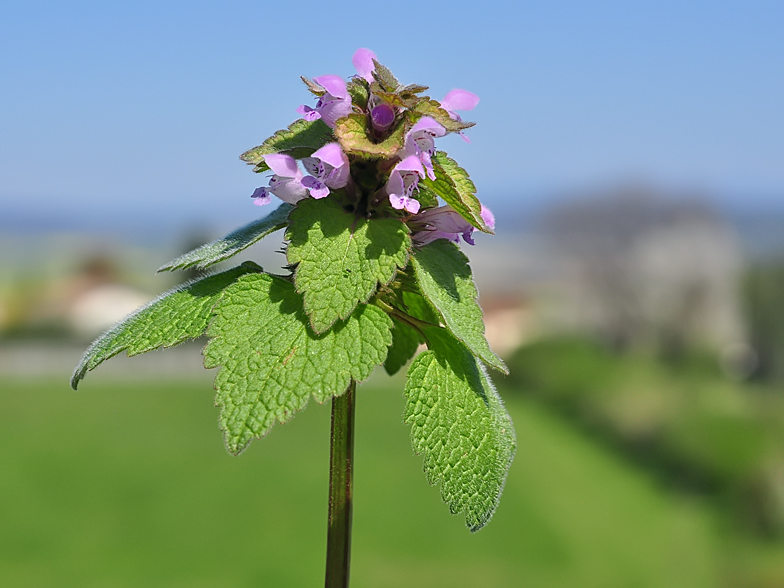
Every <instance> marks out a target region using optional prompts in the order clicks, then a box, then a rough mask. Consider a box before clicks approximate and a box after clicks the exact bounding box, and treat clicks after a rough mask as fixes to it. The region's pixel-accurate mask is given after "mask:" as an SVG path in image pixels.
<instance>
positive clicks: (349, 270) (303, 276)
mask: <svg viewBox="0 0 784 588" xmlns="http://www.w3.org/2000/svg"><path fill="white" fill-rule="evenodd" d="M289 219H290V223H289V228H288V231H287V232H286V238H287V239H288V240H289V241H290V243H289V246H288V251H287V255H288V261H289V263H290V264H298V265H297V269H296V272H295V274H294V282H295V284H296V286H297V291H298V292H300V293H302V294H304V296H305V310H306V311H307V313H308V315H309V316H310V321H311V325H312V326H313V329H314V330H315V331H316V332H317V333H323V332H324V331H326V330H327V329H329V328H330V327H331V326H332V324H333V323H334V322H335V321H336V320H338V319H345V318H346V317H347V316H348V315H350V314H351V312H352V311H353V310H354V308H355V307H356V306H357V304H358V303H360V302H367V301H368V300H369V299H370V297H371V296H373V294H374V293H375V292H376V289H377V288H378V284H388V283H389V282H390V281H391V280H392V278H393V277H394V276H395V272H396V271H397V268H403V267H405V266H406V263H407V262H408V252H409V249H410V248H411V238H410V237H409V234H408V227H407V226H406V225H405V223H403V222H402V221H400V220H399V219H394V218H391V219H366V218H363V217H357V216H356V215H355V214H353V213H347V212H345V211H344V210H343V209H342V208H341V207H340V204H338V203H337V202H336V201H335V200H334V199H332V198H322V199H321V200H315V199H313V198H307V199H305V200H301V201H300V202H299V203H298V205H297V208H296V209H295V210H294V211H292V213H291V215H290V217H289Z"/></svg>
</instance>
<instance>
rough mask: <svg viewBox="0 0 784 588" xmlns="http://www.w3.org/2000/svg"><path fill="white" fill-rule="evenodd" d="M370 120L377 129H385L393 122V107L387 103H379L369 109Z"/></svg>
mask: <svg viewBox="0 0 784 588" xmlns="http://www.w3.org/2000/svg"><path fill="white" fill-rule="evenodd" d="M370 121H371V123H373V127H374V128H375V129H377V130H379V131H386V130H387V129H388V128H389V127H391V126H392V123H393V122H395V109H394V108H392V107H391V106H390V105H389V104H379V105H378V106H376V107H375V108H374V109H373V110H371V111H370Z"/></svg>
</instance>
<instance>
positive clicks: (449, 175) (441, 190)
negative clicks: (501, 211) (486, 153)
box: [420, 151, 494, 235]
mask: <svg viewBox="0 0 784 588" xmlns="http://www.w3.org/2000/svg"><path fill="white" fill-rule="evenodd" d="M433 170H434V171H435V174H436V179H435V181H433V180H431V179H430V178H424V179H423V180H421V181H420V185H424V186H425V187H427V188H429V189H431V190H432V191H433V192H435V193H436V194H438V195H439V196H441V198H443V199H444V201H445V202H446V203H447V204H449V205H450V206H451V207H452V208H454V209H455V210H456V211H457V212H458V213H459V214H460V216H462V217H463V218H464V219H466V220H467V221H468V222H469V223H471V225H473V226H474V227H476V228H477V229H479V230H480V231H484V232H485V233H490V234H491V235H492V234H494V233H493V230H492V229H491V228H490V227H488V226H487V225H486V224H485V221H484V219H483V218H482V204H481V203H480V202H479V199H478V198H477V197H476V196H475V194H476V186H474V183H473V182H472V181H471V178H469V177H468V173H467V172H466V171H465V170H464V169H463V168H462V167H460V166H459V165H457V162H456V161H455V160H454V159H452V158H451V157H448V156H447V154H446V153H444V152H443V151H437V152H436V154H435V155H434V156H433Z"/></svg>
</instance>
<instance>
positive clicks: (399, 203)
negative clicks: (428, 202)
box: [384, 155, 425, 214]
mask: <svg viewBox="0 0 784 588" xmlns="http://www.w3.org/2000/svg"><path fill="white" fill-rule="evenodd" d="M424 177H425V170H424V168H423V167H422V162H421V161H419V158H418V157H417V156H416V155H409V156H408V157H406V158H405V159H403V160H402V161H400V162H399V163H398V164H397V165H396V166H395V168H394V169H393V170H392V173H391V174H389V180H388V181H387V184H386V186H385V187H384V188H385V190H386V193H387V195H388V196H389V203H390V204H391V205H392V208H395V209H397V210H406V211H407V212H410V213H411V214H416V213H417V212H419V206H420V205H419V201H418V200H416V199H415V198H414V197H413V193H414V189H415V188H416V187H417V186H418V185H419V179H420V178H424Z"/></svg>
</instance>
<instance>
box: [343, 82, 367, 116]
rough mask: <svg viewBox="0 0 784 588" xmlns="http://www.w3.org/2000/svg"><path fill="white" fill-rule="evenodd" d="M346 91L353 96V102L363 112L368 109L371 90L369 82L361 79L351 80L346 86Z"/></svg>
mask: <svg viewBox="0 0 784 588" xmlns="http://www.w3.org/2000/svg"><path fill="white" fill-rule="evenodd" d="M346 91H347V92H348V94H349V96H351V102H352V104H354V105H355V106H358V107H359V108H361V109H362V110H364V109H365V108H367V103H368V98H369V97H370V90H369V88H368V83H367V80H364V79H363V78H360V77H354V78H351V79H350V80H349V81H348V83H347V84H346Z"/></svg>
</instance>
